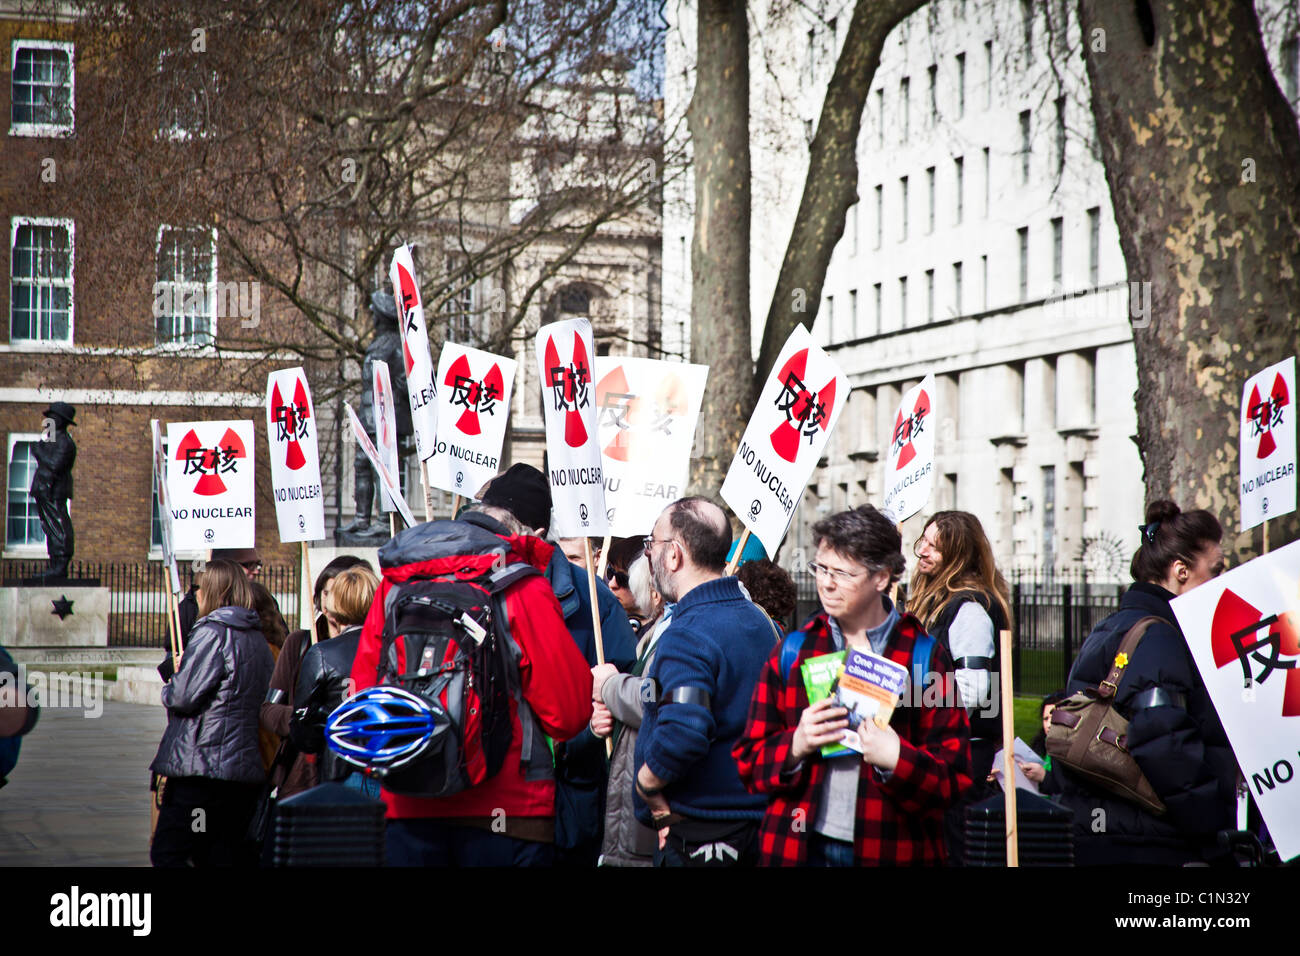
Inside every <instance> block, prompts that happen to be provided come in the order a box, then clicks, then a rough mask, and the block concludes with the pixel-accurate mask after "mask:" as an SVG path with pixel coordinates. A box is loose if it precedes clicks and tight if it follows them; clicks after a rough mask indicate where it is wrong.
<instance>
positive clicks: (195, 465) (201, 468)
mask: <svg viewBox="0 0 1300 956" xmlns="http://www.w3.org/2000/svg"><path fill="white" fill-rule="evenodd" d="M247 457H248V452H247V451H246V450H245V448H244V443H243V442H242V441H240V440H239V435H237V434H236V433H235V430H234V429H233V428H227V429H226V434H225V435H223V436H222V438H221V441H220V443H218V445H217V447H216V448H205V447H204V445H203V443H202V442H200V441H199V436H198V434H197V433H196V432H195V431H194V429H193V428H191V429H190V430H189V431H188V432H186V433H185V437H184V438H182V439H181V443H180V446H179V447H178V448H177V449H176V460H177V461H183V462H185V474H197V475H198V476H199V479H198V481H196V482H195V483H194V493H195V494H196V495H220V494H225V492H226V490H227V489H226V483H225V482H224V481H222V480H221V475H222V474H223V473H225V472H227V471H234V468H235V461H236V459H239V458H247Z"/></svg>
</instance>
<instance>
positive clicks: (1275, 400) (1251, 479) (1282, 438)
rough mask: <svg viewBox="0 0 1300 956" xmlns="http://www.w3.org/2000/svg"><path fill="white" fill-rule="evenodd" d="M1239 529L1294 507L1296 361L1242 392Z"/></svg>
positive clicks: (1253, 381)
mask: <svg viewBox="0 0 1300 956" xmlns="http://www.w3.org/2000/svg"><path fill="white" fill-rule="evenodd" d="M1240 462H1241V530H1242V531H1248V530H1250V529H1251V528H1253V527H1255V526H1256V525H1258V524H1260V523H1262V522H1264V521H1267V520H1268V519H1269V518H1276V517H1278V516H1279V515H1285V514H1290V513H1291V512H1292V511H1295V505H1296V437H1295V356H1292V357H1291V358H1289V359H1286V360H1285V361H1283V362H1278V363H1277V364H1276V365H1270V366H1269V367H1268V368H1266V369H1264V371H1262V372H1260V373H1259V374H1258V375H1254V376H1252V377H1251V378H1250V379H1248V380H1247V382H1246V386H1245V388H1243V389H1242V390H1241V455H1240Z"/></svg>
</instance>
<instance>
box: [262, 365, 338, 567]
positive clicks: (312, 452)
mask: <svg viewBox="0 0 1300 956" xmlns="http://www.w3.org/2000/svg"><path fill="white" fill-rule="evenodd" d="M266 436H267V446H268V447H269V448H270V453H271V499H272V500H273V501H274V502H275V520H276V523H277V524H278V525H279V527H280V540H281V541H283V542H286V543H287V542H290V541H319V540H320V539H321V538H323V537H325V499H324V498H323V497H322V496H321V486H320V455H319V453H318V451H317V439H316V411H315V408H314V407H313V406H312V403H311V388H310V387H309V386H308V384H307V373H306V372H304V371H303V370H302V369H301V368H286V369H281V370H280V371H278V372H272V373H271V374H270V375H268V376H267V377H266Z"/></svg>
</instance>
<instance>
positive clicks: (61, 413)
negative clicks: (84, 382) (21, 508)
mask: <svg viewBox="0 0 1300 956" xmlns="http://www.w3.org/2000/svg"><path fill="white" fill-rule="evenodd" d="M44 415H45V418H46V422H45V428H44V429H43V431H42V433H41V440H40V441H38V442H36V443H35V445H33V447H32V455H33V457H35V458H36V475H35V476H34V477H33V478H32V487H31V494H32V498H33V500H35V502H36V509H37V513H38V514H39V516H40V519H41V528H42V529H43V530H44V531H45V550H46V554H48V555H49V558H50V566H49V568H48V569H47V570H46V572H45V574H44V575H43V577H44V578H45V579H46V580H55V579H60V578H66V577H67V576H68V564H69V562H71V561H72V550H73V544H74V538H73V533H72V516H71V515H70V514H68V499H70V498H71V497H72V466H73V465H74V464H75V463H76V461H77V444H76V442H74V441H73V440H72V436H71V435H69V434H68V426H70V425H75V424H76V421H75V419H76V416H77V410H76V409H75V408H73V407H72V406H71V405H69V404H67V403H66V402H53V403H51V404H50V407H49V408H47V409H45V412H44Z"/></svg>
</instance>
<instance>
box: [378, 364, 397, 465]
mask: <svg viewBox="0 0 1300 956" xmlns="http://www.w3.org/2000/svg"><path fill="white" fill-rule="evenodd" d="M386 396H387V392H386V391H385V389H384V380H383V379H382V378H379V377H378V376H376V377H375V414H376V415H378V416H379V427H378V428H377V429H375V437H376V438H378V439H379V447H380V448H388V447H390V446H391V445H392V444H393V432H392V422H390V421H389V420H388V402H386V401H384V399H385V398H386Z"/></svg>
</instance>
